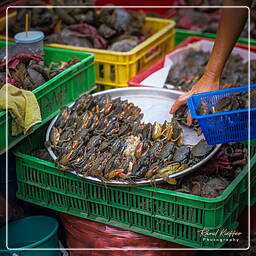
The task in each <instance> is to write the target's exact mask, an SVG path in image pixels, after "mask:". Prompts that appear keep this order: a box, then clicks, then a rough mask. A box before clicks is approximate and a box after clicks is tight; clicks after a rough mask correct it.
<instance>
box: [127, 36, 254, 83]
mask: <svg viewBox="0 0 256 256" xmlns="http://www.w3.org/2000/svg"><path fill="white" fill-rule="evenodd" d="M200 41H208V42H213V40H212V39H207V38H203V37H196V36H194V37H189V38H187V39H186V40H185V41H183V42H182V43H181V44H179V45H178V46H177V47H176V48H175V49H174V51H176V50H177V49H181V48H183V47H187V46H188V45H190V44H193V43H196V42H200ZM239 49H242V50H248V45H242V44H236V45H235V49H234V50H235V51H236V52H239ZM174 51H172V52H171V53H170V54H168V55H166V56H165V57H163V58H161V59H160V60H158V61H157V62H156V63H154V64H153V65H152V66H150V67H149V68H147V69H145V70H144V71H142V72H140V73H139V74H137V75H136V76H135V77H133V78H132V79H130V80H129V82H128V84H129V86H150V85H147V84H145V83H143V85H142V84H141V83H142V82H143V81H144V80H145V79H146V78H148V77H149V76H151V75H152V74H153V73H155V72H156V71H158V70H160V69H161V68H163V67H164V64H165V58H166V57H167V56H172V54H173V53H174ZM250 51H251V53H256V46H251V47H250ZM243 55H244V57H245V58H246V59H248V55H247V54H243ZM255 55H256V54H255Z"/></svg>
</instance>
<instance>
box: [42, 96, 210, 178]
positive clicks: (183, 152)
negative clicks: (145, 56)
mask: <svg viewBox="0 0 256 256" xmlns="http://www.w3.org/2000/svg"><path fill="white" fill-rule="evenodd" d="M142 118H143V113H142V112H141V109H140V108H139V107H137V106H135V105H134V104H133V103H129V102H128V101H127V100H121V99H120V98H115V99H112V98H111V97H110V96H109V95H102V96H94V97H93V96H91V95H84V96H81V97H80V98H79V99H77V101H76V102H75V103H74V104H73V105H72V106H71V107H65V108H64V109H62V111H61V113H60V115H59V116H58V117H57V119H56V121H55V123H54V126H53V127H52V128H51V131H50V135H49V141H47V142H46V146H47V148H51V150H52V151H53V153H54V154H55V156H57V159H56V163H57V164H58V166H59V167H60V169H62V170H69V171H72V172H75V173H76V174H78V175H79V176H83V177H88V176H91V177H96V178H98V179H100V180H101V181H109V180H120V181H126V182H131V183H132V182H135V181H137V180H149V179H150V180H151V179H152V180H154V179H156V178H162V179H164V180H166V181H168V177H169V175H171V174H174V173H177V172H180V171H182V170H185V169H187V168H189V167H190V166H192V165H194V164H195V163H197V162H199V161H201V160H202V158H204V157H205V156H206V155H208V154H209V153H210V152H211V151H212V150H213V149H214V146H210V145H208V144H207V143H206V141H205V140H201V141H200V142H199V143H198V144H196V145H194V146H191V145H184V144H183V130H182V127H181V126H180V124H179V122H178V121H177V120H176V119H175V117H174V118H173V119H172V120H171V121H165V122H164V123H163V124H160V123H157V122H155V123H154V124H151V123H144V122H142Z"/></svg>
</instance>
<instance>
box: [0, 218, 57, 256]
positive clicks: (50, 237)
mask: <svg viewBox="0 0 256 256" xmlns="http://www.w3.org/2000/svg"><path fill="white" fill-rule="evenodd" d="M58 226H59V225H58V222H57V221H56V220H55V219H54V218H51V217H48V216H32V217H26V218H22V219H19V220H16V221H13V222H10V223H9V224H8V247H9V248H10V250H8V249H7V248H6V246H5V244H6V234H5V231H6V227H5V226H4V227H1V229H0V255H3V256H59V255H61V254H60V251H58V250H45V251H44V250H40V249H42V248H59V243H58V237H57V230H58ZM16 248H17V249H16ZM31 248H34V249H38V250H27V249H31ZM15 249H16V250H15Z"/></svg>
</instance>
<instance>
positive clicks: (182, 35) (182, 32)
mask: <svg viewBox="0 0 256 256" xmlns="http://www.w3.org/2000/svg"><path fill="white" fill-rule="evenodd" d="M190 36H200V37H206V38H216V34H213V33H201V32H196V31H190V30H186V29H175V46H177V45H179V44H180V43H181V42H182V41H184V40H185V39H186V38H187V37H190ZM237 42H238V43H240V44H248V39H246V38H239V39H238V41H237ZM250 43H251V46H256V40H254V39H251V40H250Z"/></svg>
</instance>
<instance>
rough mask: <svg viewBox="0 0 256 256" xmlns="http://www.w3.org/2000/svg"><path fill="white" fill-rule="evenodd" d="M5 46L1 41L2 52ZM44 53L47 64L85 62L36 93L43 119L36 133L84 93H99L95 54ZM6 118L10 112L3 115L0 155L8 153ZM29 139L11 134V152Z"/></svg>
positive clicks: (60, 51) (63, 51) (0, 115)
mask: <svg viewBox="0 0 256 256" xmlns="http://www.w3.org/2000/svg"><path fill="white" fill-rule="evenodd" d="M5 45H6V43H5V42H3V41H0V48H2V47H5ZM44 52H45V56H44V62H45V64H49V63H51V62H56V61H67V60H68V59H70V58H71V57H72V56H76V57H77V58H79V59H81V62H79V63H77V64H75V65H74V66H72V67H70V68H69V69H67V70H65V71H64V72H62V73H61V74H59V75H57V76H55V77H54V78H52V79H51V80H49V81H48V82H46V83H44V84H43V85H41V86H40V87H38V88H36V89H35V90H34V91H33V93H34V94H35V96H36V98H37V101H38V103H39V105H40V109H41V115H42V123H41V124H40V125H38V126H36V127H35V129H37V128H38V127H40V126H41V125H43V124H45V123H46V122H47V121H49V120H50V119H52V118H53V117H54V116H55V115H57V114H58V112H59V109H60V107H61V106H64V105H68V104H70V103H72V102H73V101H75V100H76V99H77V98H78V97H79V96H80V95H82V94H83V93H85V92H89V91H92V90H93V89H95V69H94V55H93V54H91V53H85V52H75V51H70V50H61V49H56V48H49V47H44ZM6 114H7V112H0V134H1V136H0V155H1V154H2V153H4V152H5V151H6ZM9 120H10V118H9ZM9 124H10V122H9ZM9 131H10V125H9ZM25 137H26V136H25V135H18V136H16V137H13V136H11V133H10V132H9V134H8V149H10V148H11V147H13V146H14V145H16V144H17V143H18V142H19V141H21V140H22V139H23V138H25Z"/></svg>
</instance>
